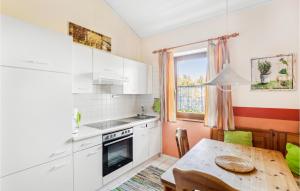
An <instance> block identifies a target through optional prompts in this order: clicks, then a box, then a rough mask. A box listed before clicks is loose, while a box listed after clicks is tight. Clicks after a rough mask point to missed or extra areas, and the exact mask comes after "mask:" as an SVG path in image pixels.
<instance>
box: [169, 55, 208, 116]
mask: <svg viewBox="0 0 300 191" xmlns="http://www.w3.org/2000/svg"><path fill="white" fill-rule="evenodd" d="M174 63H175V72H176V74H175V76H176V96H177V98H176V99H177V103H176V107H177V112H176V115H177V118H185V119H195V120H203V119H204V110H205V105H204V104H205V98H204V96H205V87H204V86H201V84H202V83H204V82H205V79H206V71H207V65H208V59H207V52H206V51H201V52H197V53H192V54H185V55H180V56H176V55H175V56H174Z"/></svg>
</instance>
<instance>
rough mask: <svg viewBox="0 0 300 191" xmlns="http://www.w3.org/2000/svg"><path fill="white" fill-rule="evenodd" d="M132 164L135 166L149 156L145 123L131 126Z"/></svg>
mask: <svg viewBox="0 0 300 191" xmlns="http://www.w3.org/2000/svg"><path fill="white" fill-rule="evenodd" d="M133 134H134V136H133V165H134V166H137V165H139V164H141V163H143V162H144V161H146V160H147V159H148V158H149V135H148V129H147V128H146V124H143V125H139V126H135V127H133Z"/></svg>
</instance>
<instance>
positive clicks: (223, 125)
mask: <svg viewBox="0 0 300 191" xmlns="http://www.w3.org/2000/svg"><path fill="white" fill-rule="evenodd" d="M225 63H228V64H230V58H229V51H228V47H227V41H226V39H221V40H219V41H218V42H217V45H216V49H215V66H216V73H217V74H218V73H220V72H221V71H222V68H223V65H224V64H225ZM217 128H219V129H224V130H234V129H235V127H234V116H233V108H232V97H231V87H230V86H226V87H224V86H222V87H218V88H217Z"/></svg>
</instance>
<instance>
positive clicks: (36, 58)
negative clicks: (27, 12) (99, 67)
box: [0, 15, 72, 73]
mask: <svg viewBox="0 0 300 191" xmlns="http://www.w3.org/2000/svg"><path fill="white" fill-rule="evenodd" d="M1 35H2V47H3V49H2V51H3V52H2V55H3V60H2V61H1V63H0V65H6V66H14V67H22V68H32V69H39V70H47V71H57V72H66V73H71V53H72V39H71V37H70V36H67V35H64V34H61V33H57V32H53V31H50V30H47V29H44V28H41V27H37V26H34V25H32V24H28V23H26V22H23V21H20V20H17V19H15V18H12V17H8V16H3V15H2V16H1Z"/></svg>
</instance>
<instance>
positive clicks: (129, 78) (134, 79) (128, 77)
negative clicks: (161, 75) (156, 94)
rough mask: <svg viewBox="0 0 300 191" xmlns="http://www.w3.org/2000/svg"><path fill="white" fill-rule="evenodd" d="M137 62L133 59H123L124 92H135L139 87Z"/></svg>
mask: <svg viewBox="0 0 300 191" xmlns="http://www.w3.org/2000/svg"><path fill="white" fill-rule="evenodd" d="M138 69H139V68H138V63H137V62H136V61H133V60H129V59H124V79H125V82H124V86H123V93H124V94H137V93H138V88H139V82H138V80H139V79H138V78H139V71H138Z"/></svg>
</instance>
